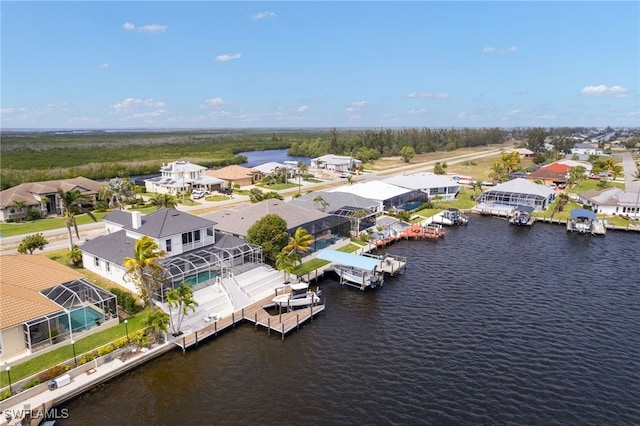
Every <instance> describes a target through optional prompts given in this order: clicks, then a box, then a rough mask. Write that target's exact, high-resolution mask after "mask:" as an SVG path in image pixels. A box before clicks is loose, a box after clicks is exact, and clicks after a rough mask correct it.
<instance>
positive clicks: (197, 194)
mask: <svg viewBox="0 0 640 426" xmlns="http://www.w3.org/2000/svg"><path fill="white" fill-rule="evenodd" d="M208 193H209V191H207V190H206V189H204V188H196V189H194V190H193V191H191V198H193V199H194V200H197V199H198V198H202V197H204V196H205V195H207V194H208Z"/></svg>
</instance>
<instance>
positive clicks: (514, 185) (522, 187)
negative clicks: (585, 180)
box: [485, 178, 555, 198]
mask: <svg viewBox="0 0 640 426" xmlns="http://www.w3.org/2000/svg"><path fill="white" fill-rule="evenodd" d="M487 192H516V193H518V194H530V195H540V196H542V197H545V198H547V197H548V196H550V195H552V194H554V193H555V190H553V189H551V188H549V187H548V186H545V185H539V184H537V183H533V182H531V181H528V180H526V179H523V178H518V179H512V180H510V181H509V182H505V183H501V184H498V185H496V186H494V187H493V188H491V189H489V190H487V191H485V193H487Z"/></svg>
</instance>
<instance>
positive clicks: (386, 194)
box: [329, 180, 411, 201]
mask: <svg viewBox="0 0 640 426" xmlns="http://www.w3.org/2000/svg"><path fill="white" fill-rule="evenodd" d="M329 192H347V193H349V194H355V195H359V196H361V197H364V198H369V199H371V200H377V201H384V200H388V199H391V198H393V197H397V196H399V195H403V194H407V193H409V192H411V190H410V189H405V188H400V187H399V186H396V185H392V184H390V183H386V182H382V181H379V180H372V181H369V182H362V183H357V184H355V185H345V186H340V187H338V188H335V189H332V190H331V191H329Z"/></svg>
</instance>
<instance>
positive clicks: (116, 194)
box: [100, 178, 136, 210]
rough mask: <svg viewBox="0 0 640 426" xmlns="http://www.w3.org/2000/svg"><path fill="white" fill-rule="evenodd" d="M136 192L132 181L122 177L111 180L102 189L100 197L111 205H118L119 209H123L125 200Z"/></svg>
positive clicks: (111, 206)
mask: <svg viewBox="0 0 640 426" xmlns="http://www.w3.org/2000/svg"><path fill="white" fill-rule="evenodd" d="M135 194H136V193H135V191H134V190H133V185H132V184H131V181H130V180H129V179H122V178H113V179H111V180H109V182H107V183H106V184H105V185H104V186H103V187H102V189H101V190H100V197H101V198H102V199H103V200H105V201H107V202H108V203H109V207H110V208H113V207H114V206H118V209H119V210H123V209H124V202H125V201H126V200H127V199H129V198H131V197H134V196H135Z"/></svg>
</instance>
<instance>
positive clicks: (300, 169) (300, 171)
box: [298, 161, 309, 194]
mask: <svg viewBox="0 0 640 426" xmlns="http://www.w3.org/2000/svg"><path fill="white" fill-rule="evenodd" d="M308 170H309V166H307V165H306V164H304V163H303V162H301V161H298V194H299V193H300V188H302V185H301V184H300V178H301V177H302V175H303V174H305V173H306V172H307V171H308Z"/></svg>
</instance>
